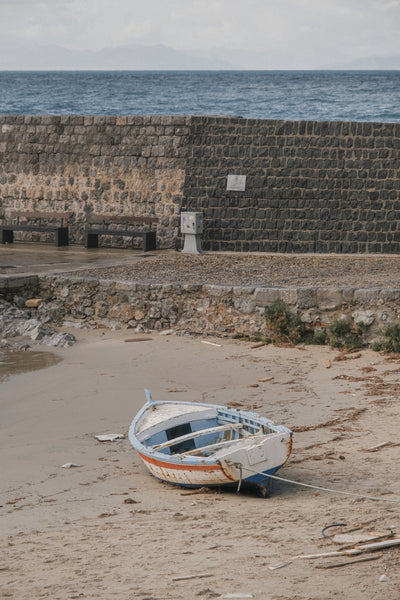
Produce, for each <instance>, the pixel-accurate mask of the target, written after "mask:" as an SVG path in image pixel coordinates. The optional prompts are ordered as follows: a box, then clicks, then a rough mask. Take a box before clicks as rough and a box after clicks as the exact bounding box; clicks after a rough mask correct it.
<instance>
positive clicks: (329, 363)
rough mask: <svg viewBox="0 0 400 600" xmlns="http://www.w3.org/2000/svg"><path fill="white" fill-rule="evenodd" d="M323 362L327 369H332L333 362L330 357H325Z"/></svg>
mask: <svg viewBox="0 0 400 600" xmlns="http://www.w3.org/2000/svg"><path fill="white" fill-rule="evenodd" d="M322 364H323V365H324V367H325V369H330V368H331V366H332V363H331V361H330V360H329V358H324V360H323V361H322Z"/></svg>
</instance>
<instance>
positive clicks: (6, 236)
mask: <svg viewBox="0 0 400 600" xmlns="http://www.w3.org/2000/svg"><path fill="white" fill-rule="evenodd" d="M70 216H71V213H65V212H64V213H58V212H24V211H12V212H10V213H9V215H8V221H7V222H5V223H3V224H1V225H0V243H2V244H12V243H13V242H14V231H39V232H45V233H54V234H55V244H56V246H68V226H67V225H65V224H64V221H65V220H67V219H68V218H69V217H70ZM55 221H56V222H57V224H56V223H55Z"/></svg>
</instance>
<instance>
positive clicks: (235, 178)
mask: <svg viewBox="0 0 400 600" xmlns="http://www.w3.org/2000/svg"><path fill="white" fill-rule="evenodd" d="M226 189H227V190H228V192H244V191H245V190H246V175H228V181H227V183H226Z"/></svg>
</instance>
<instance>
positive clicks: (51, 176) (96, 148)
mask: <svg viewBox="0 0 400 600" xmlns="http://www.w3.org/2000/svg"><path fill="white" fill-rule="evenodd" d="M189 123H190V118H188V117H111V116H110V117H90V116H85V117H83V116H72V115H71V116H50V115H49V116H22V115H15V116H0V216H5V217H7V215H8V213H9V212H10V211H18V210H21V211H39V212H42V211H43V212H46V211H47V212H71V213H72V215H71V217H70V218H69V220H68V225H69V226H70V236H71V241H72V242H75V243H79V244H82V243H83V228H84V225H85V223H86V220H87V217H88V215H90V214H92V213H93V214H107V215H115V216H122V215H132V214H134V215H136V216H151V217H156V218H157V219H158V224H157V235H158V244H159V247H162V248H169V247H174V245H175V243H176V239H177V236H178V226H179V213H180V210H181V203H182V191H183V183H184V177H185V157H186V147H185V146H186V143H187V140H188V135H189ZM32 235H36V238H32V237H31V239H39V238H38V237H37V236H38V234H31V236H32ZM130 243H131V242H130Z"/></svg>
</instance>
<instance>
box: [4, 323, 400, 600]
mask: <svg viewBox="0 0 400 600" xmlns="http://www.w3.org/2000/svg"><path fill="white" fill-rule="evenodd" d="M74 333H75V335H76V336H77V337H78V342H77V343H76V344H75V345H74V346H72V347H71V348H65V349H57V354H58V355H59V356H60V357H61V358H62V359H63V360H62V361H61V362H60V363H58V364H57V365H55V366H52V367H50V368H47V369H44V370H39V371H35V372H31V373H26V374H23V375H18V376H16V377H13V378H11V379H9V380H8V381H5V382H4V383H2V384H1V385H0V394H1V414H2V420H1V451H2V473H3V476H2V478H1V507H0V514H1V540H2V542H1V543H2V557H3V558H2V563H1V567H0V579H1V585H0V590H1V591H0V597H3V598H14V599H16V600H25V599H28V598H29V599H32V598H35V599H39V598H48V599H51V600H56V599H57V600H67V599H70V598H97V599H99V598H101V599H102V600H111V599H114V598H124V599H135V600H136V599H140V600H146V599H147V600H150V599H152V600H164V599H165V600H166V599H168V600H169V599H174V600H181V599H182V600H183V599H185V600H186V599H191V598H193V599H194V598H197V597H198V598H204V599H209V598H224V597H226V598H228V597H231V598H233V597H236V598H250V597H251V598H256V599H266V598H268V599H271V600H272V599H273V600H289V599H291V600H306V599H307V600H308V599H312V600H314V599H315V600H317V599H318V600H322V599H323V600H328V599H330V598H333V597H336V598H352V600H358V599H360V600H361V599H362V600H366V599H368V600H373V599H378V598H385V599H386V600H398V599H399V597H400V592H399V590H400V569H399V566H400V550H399V547H397V548H392V549H385V550H382V551H381V552H379V553H374V555H373V558H374V560H371V561H367V562H357V563H354V564H348V563H347V564H345V565H344V566H341V567H337V568H326V567H327V566H329V565H330V564H332V562H334V560H335V559H329V558H320V559H315V560H311V559H304V558H298V559H294V560H292V558H293V557H294V556H296V555H304V554H314V553H323V552H330V551H332V550H337V549H338V547H339V546H338V545H335V544H334V543H332V541H331V540H329V539H326V538H324V537H323V535H322V533H321V532H322V529H323V528H324V527H327V526H329V525H333V524H346V527H336V528H332V529H330V531H331V532H332V533H330V535H333V534H334V533H342V532H343V531H350V530H357V531H358V532H363V533H365V532H368V531H376V532H377V533H378V534H387V533H389V532H390V530H389V529H387V528H394V527H396V526H397V527H398V528H399V513H398V508H399V504H398V503H396V502H393V500H397V501H398V500H399V498H400V488H399V478H398V462H399V461H398V453H399V445H398V428H399V413H400V411H399V405H398V390H399V387H398V386H399V383H398V382H399V371H400V358H399V357H397V358H396V357H391V358H389V357H387V356H384V355H381V354H377V353H374V352H372V351H371V350H363V351H362V352H361V353H359V354H349V355H346V356H345V358H346V359H347V360H337V358H338V357H340V355H339V353H338V352H337V351H333V350H330V349H329V348H327V347H297V348H277V347H274V346H261V347H255V344H251V343H250V342H243V341H238V340H228V339H222V340H221V339H215V340H213V339H207V340H204V339H202V338H194V337H184V336H182V337H180V336H176V335H160V334H159V333H155V332H151V333H149V334H135V333H132V332H131V331H126V330H119V331H110V330H108V329H98V330H95V331H88V330H77V331H74ZM133 340H135V341H133ZM204 341H207V342H210V341H211V342H214V343H215V344H218V345H211V344H210V343H203V342H204ZM40 350H41V351H43V350H44V348H43V346H41V347H40ZM342 358H343V357H342ZM327 361H329V363H328V362H327ZM328 364H330V366H329V368H327V366H326V365H328ZM266 378H267V379H268V381H265V382H260V381H259V380H260V379H266ZM144 388H150V389H151V391H152V393H153V397H154V398H155V399H182V400H189V401H205V402H212V403H217V404H227V403H229V402H235V403H240V405H242V406H243V407H250V408H251V407H254V409H255V410H257V412H259V413H261V414H263V415H265V416H268V417H270V418H272V419H273V420H274V421H275V422H276V423H281V424H283V425H286V426H288V427H291V428H292V429H293V430H294V444H293V451H292V455H291V458H290V460H289V462H288V463H287V464H286V465H285V466H284V467H283V468H282V469H281V470H280V471H279V473H278V474H279V475H281V476H282V477H285V478H287V479H291V480H295V481H300V482H303V483H308V484H311V485H316V486H320V487H325V488H331V489H337V490H342V491H349V492H355V493H358V494H361V495H366V496H373V497H377V498H379V499H378V500H375V501H374V500H368V499H362V498H359V497H354V496H346V495H339V494H334V493H332V492H324V491H316V490H314V489H308V488H303V487H299V486H295V485H293V484H289V483H286V482H281V481H280V482H274V486H273V493H272V496H271V497H270V498H268V499H265V500H264V499H260V498H257V497H255V496H253V495H251V494H249V493H240V494H236V493H235V492H223V493H220V492H216V491H211V492H210V491H205V490H200V491H187V490H184V489H182V488H178V487H173V486H169V485H165V484H163V483H161V482H159V481H158V480H156V479H154V478H153V477H151V476H150V475H149V474H148V472H147V470H146V469H145V467H144V466H143V465H142V463H141V461H140V459H139V457H138V456H137V455H136V454H135V452H134V451H133V449H132V447H131V446H130V443H129V440H128V439H127V437H125V439H120V440H118V441H115V442H103V443H101V442H98V441H97V440H96V439H95V437H94V436H95V435H98V434H110V433H119V434H124V435H125V436H126V435H127V431H128V428H129V425H130V422H131V420H132V418H133V417H134V415H135V413H136V411H137V410H138V409H139V408H140V407H141V405H142V404H143V402H144V394H143V389H144ZM376 447H377V449H376V451H374V452H373V451H370V450H371V449H374V448H376ZM71 463H72V464H73V465H77V466H70V468H68V466H69V465H71ZM388 500H392V502H389V501H388ZM397 531H399V529H397ZM368 556H369V557H372V555H371V554H369V555H368ZM355 558H357V557H355ZM336 560H337V559H336ZM345 560H347V561H349V562H350V559H349V558H347V559H345ZM351 560H354V557H353V559H351ZM289 561H291V562H290V564H287V565H286V566H284V567H282V568H279V569H275V570H270V568H269V567H270V566H271V565H277V564H281V563H285V562H289ZM340 562H343V559H342V560H341V561H340ZM383 575H385V576H386V578H385V579H386V580H385V581H380V579H381V578H382V576H383Z"/></svg>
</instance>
